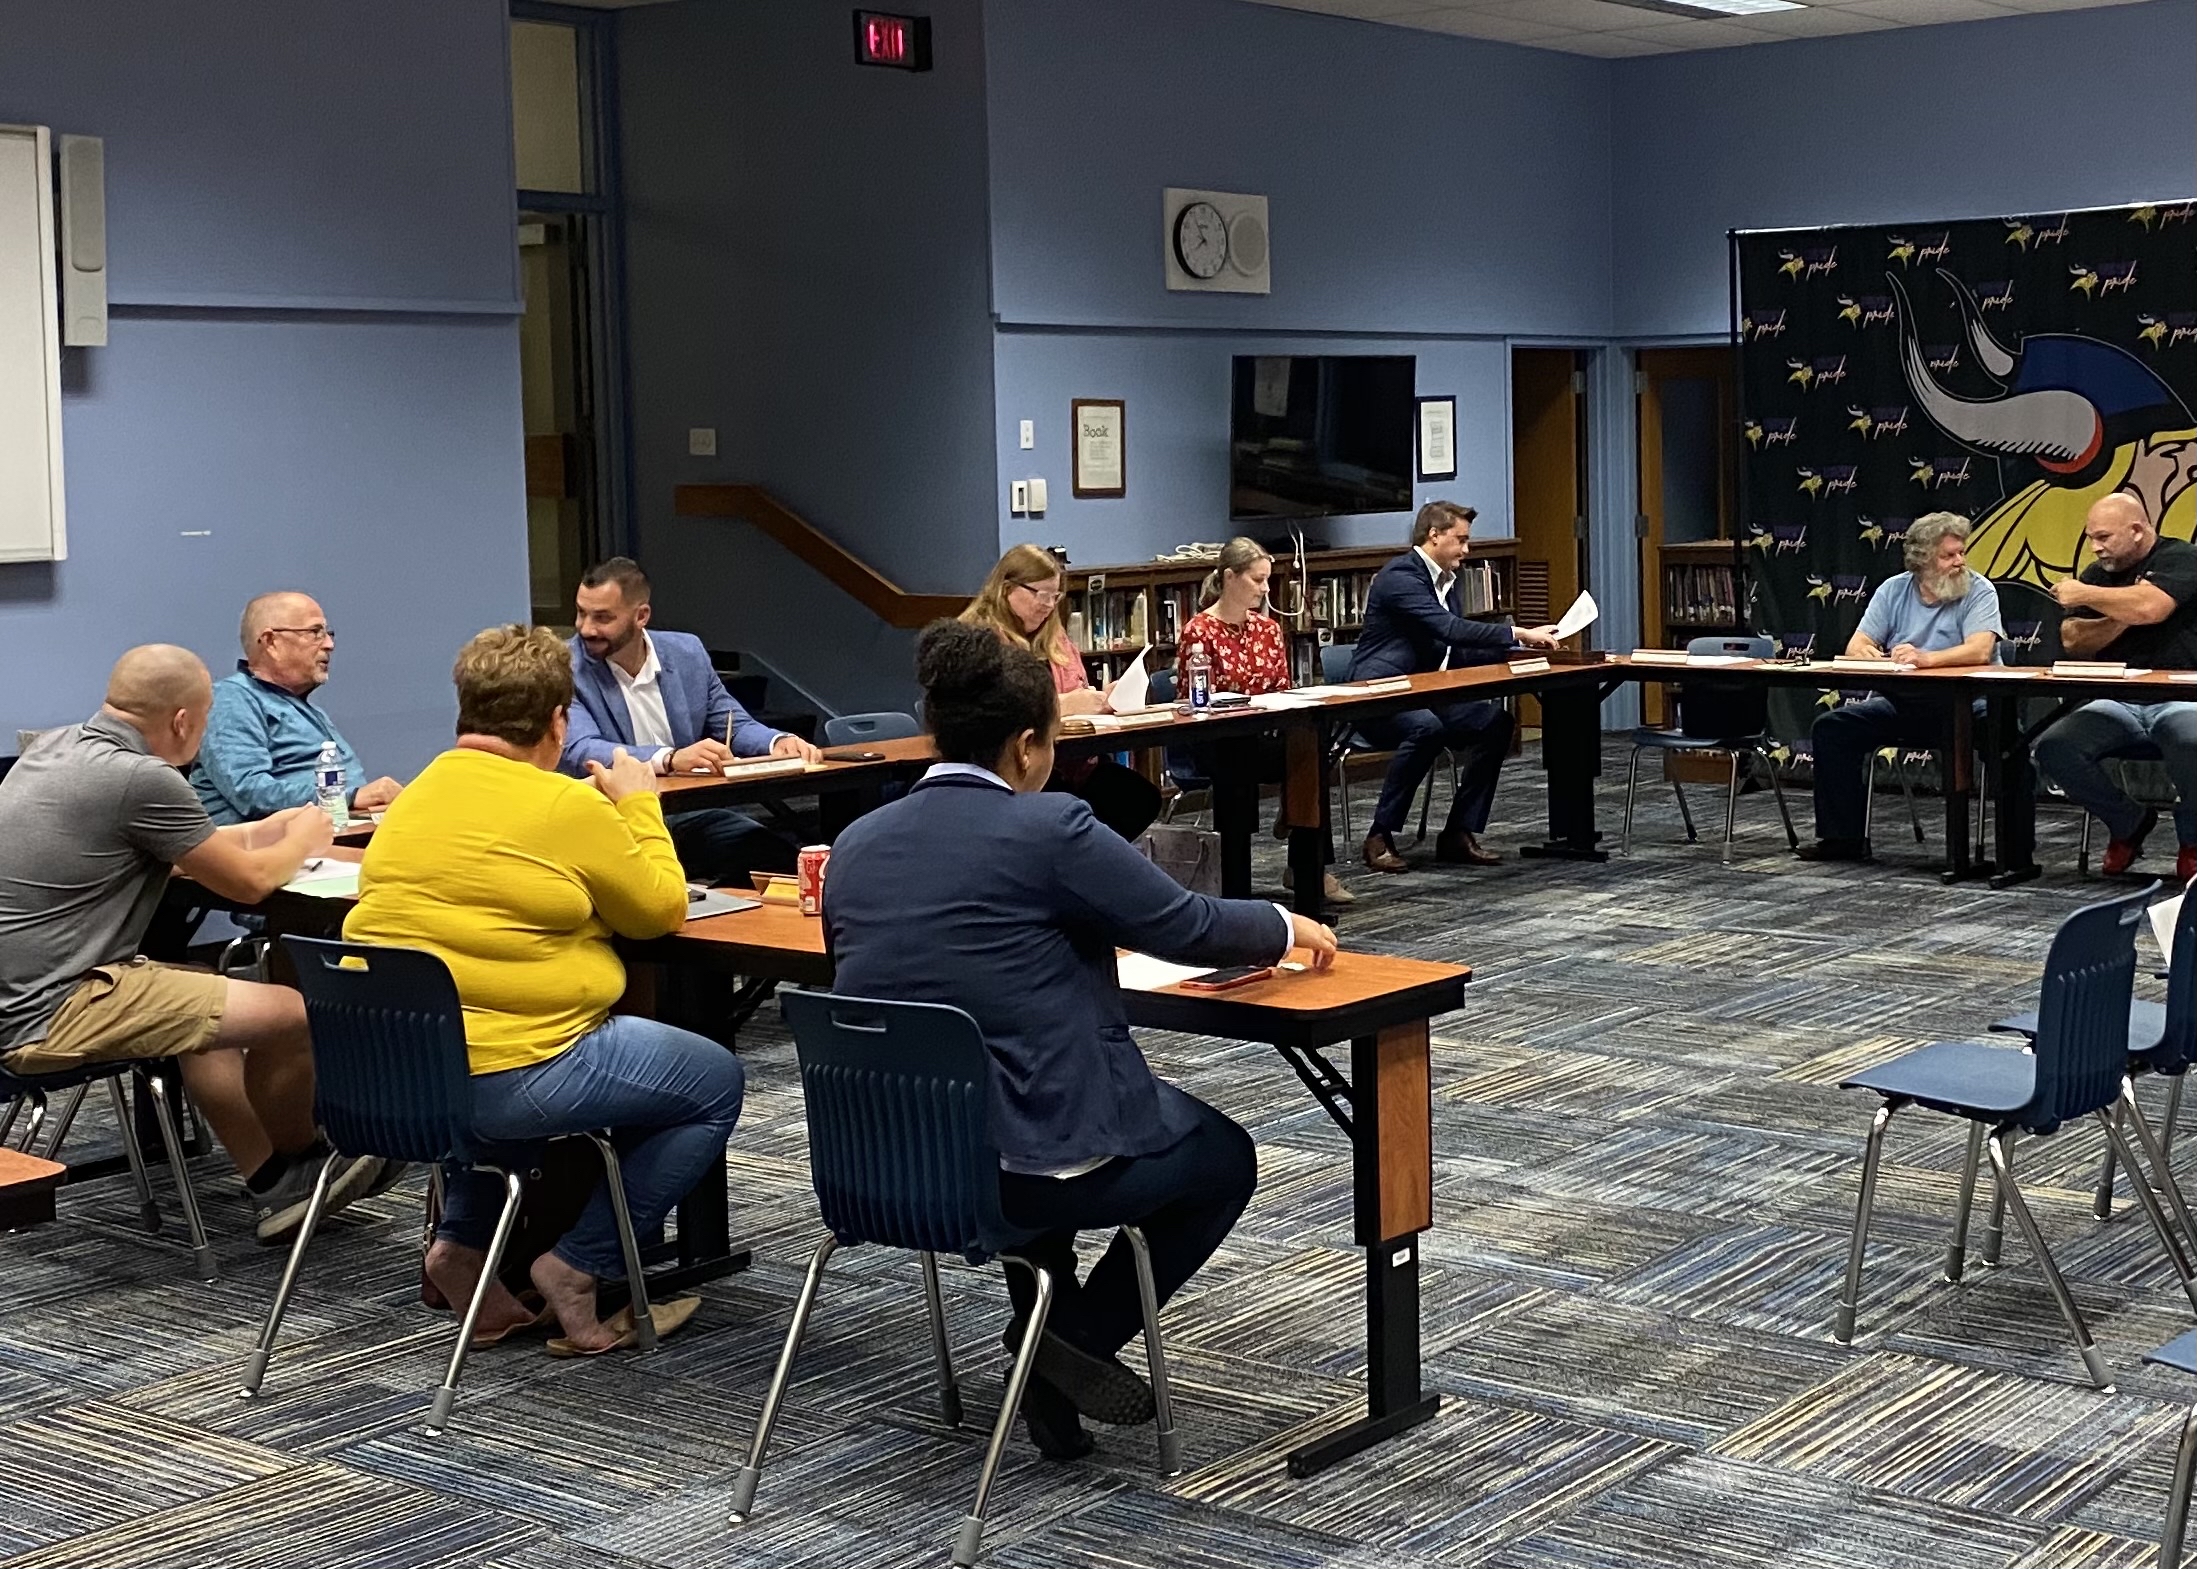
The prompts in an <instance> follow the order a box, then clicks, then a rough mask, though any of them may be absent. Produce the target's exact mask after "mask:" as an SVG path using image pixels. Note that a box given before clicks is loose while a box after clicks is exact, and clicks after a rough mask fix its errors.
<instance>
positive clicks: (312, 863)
mask: <svg viewBox="0 0 2197 1569" xmlns="http://www.w3.org/2000/svg"><path fill="white" fill-rule="evenodd" d="M284 887H285V888H286V889H287V890H288V891H289V892H291V893H302V894H310V895H311V896H312V897H313V898H315V899H356V898H357V897H358V893H359V863H358V862H356V861H335V860H328V859H325V858H323V857H320V856H315V857H313V858H312V859H311V860H309V861H307V862H306V863H305V864H304V865H303V866H301V867H299V868H298V874H297V876H295V877H293V878H291V879H290V881H289V882H288V883H286V884H284Z"/></svg>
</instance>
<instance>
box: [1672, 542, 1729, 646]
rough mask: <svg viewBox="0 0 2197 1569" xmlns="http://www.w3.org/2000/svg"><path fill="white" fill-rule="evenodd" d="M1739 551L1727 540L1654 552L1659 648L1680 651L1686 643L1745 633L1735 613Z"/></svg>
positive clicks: (1678, 546)
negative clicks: (1659, 582)
mask: <svg viewBox="0 0 2197 1569" xmlns="http://www.w3.org/2000/svg"><path fill="white" fill-rule="evenodd" d="M1739 549H1740V547H1739V544H1738V542H1737V541H1736V540H1729V539H1710V540H1702V541H1700V542H1699V543H1696V544H1691V545H1664V546H1662V547H1660V548H1659V550H1658V551H1657V556H1658V561H1659V564H1660V566H1661V568H1662V576H1663V599H1662V608H1663V642H1662V646H1663V647H1665V648H1683V647H1685V646H1686V642H1687V640H1688V639H1689V638H1696V637H1714V636H1717V635H1719V634H1737V633H1741V632H1744V631H1746V630H1747V628H1746V623H1745V621H1744V620H1743V619H1742V618H1741V614H1740V606H1741V603H1742V601H1743V599H1744V596H1745V584H1744V583H1743V582H1742V580H1741V577H1740V567H1739Z"/></svg>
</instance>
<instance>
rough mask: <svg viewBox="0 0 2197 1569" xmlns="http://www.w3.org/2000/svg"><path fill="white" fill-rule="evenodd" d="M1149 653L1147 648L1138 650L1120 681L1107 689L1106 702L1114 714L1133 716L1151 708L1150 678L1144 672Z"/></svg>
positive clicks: (1185, 694) (1186, 694)
mask: <svg viewBox="0 0 2197 1569" xmlns="http://www.w3.org/2000/svg"><path fill="white" fill-rule="evenodd" d="M1150 652H1151V650H1150V649H1149V648H1140V649H1138V650H1137V657H1136V658H1134V659H1132V660H1130V661H1129V668H1128V669H1127V670H1124V671H1123V672H1122V673H1121V679H1120V680H1118V681H1116V682H1115V683H1114V684H1113V686H1112V687H1110V688H1109V689H1108V691H1107V698H1106V701H1107V704H1108V706H1110V707H1111V708H1112V709H1113V710H1114V712H1115V713H1117V714H1133V713H1135V712H1136V711H1137V710H1138V709H1140V708H1149V707H1150V706H1151V695H1152V678H1151V677H1150V676H1148V675H1146V674H1145V672H1144V656H1145V655H1146V654H1149V653H1150ZM1183 695H1184V696H1185V697H1187V696H1188V695H1189V694H1188V693H1184V694H1183Z"/></svg>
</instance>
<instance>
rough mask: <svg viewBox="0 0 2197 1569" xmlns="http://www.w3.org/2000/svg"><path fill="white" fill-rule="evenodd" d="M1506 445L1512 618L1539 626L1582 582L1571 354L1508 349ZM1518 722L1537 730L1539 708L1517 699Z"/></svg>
mask: <svg viewBox="0 0 2197 1569" xmlns="http://www.w3.org/2000/svg"><path fill="white" fill-rule="evenodd" d="M1510 447H1511V453H1510V472H1511V519H1512V524H1511V526H1512V528H1513V530H1514V531H1515V532H1516V533H1517V536H1518V576H1517V583H1516V589H1515V592H1514V598H1515V601H1516V605H1517V619H1518V621H1519V623H1520V624H1521V625H1524V626H1541V625H1545V624H1546V623H1548V622H1551V621H1554V620H1555V619H1556V618H1557V617H1558V616H1561V615H1562V614H1563V613H1564V611H1565V608H1566V607H1567V606H1569V605H1570V604H1571V602H1572V600H1574V599H1575V598H1577V597H1578V594H1579V591H1580V589H1581V588H1582V587H1584V586H1585V585H1586V583H1587V581H1588V570H1587V517H1586V506H1585V497H1586V494H1587V481H1586V463H1587V377H1586V367H1585V362H1584V360H1583V358H1582V356H1581V355H1580V354H1579V352H1578V351H1577V350H1574V349H1538V348H1515V347H1514V348H1513V349H1512V350H1511V351H1510ZM1518 719H1519V724H1520V725H1521V726H1522V727H1530V726H1538V725H1539V724H1540V722H1541V705H1540V704H1539V702H1537V701H1536V700H1535V699H1534V698H1532V697H1531V696H1527V697H1523V698H1521V699H1520V700H1519V715H1518Z"/></svg>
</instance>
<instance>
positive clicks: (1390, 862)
mask: <svg viewBox="0 0 2197 1569" xmlns="http://www.w3.org/2000/svg"><path fill="white" fill-rule="evenodd" d="M1364 853H1365V863H1366V865H1368V866H1370V867H1372V868H1373V869H1374V870H1375V871H1376V872H1408V871H1410V870H1411V868H1410V866H1409V865H1407V864H1406V863H1405V861H1404V858H1403V857H1402V856H1400V855H1398V854H1397V853H1396V846H1395V845H1393V844H1391V843H1390V842H1389V838H1388V835H1387V834H1368V835H1366V842H1365V852H1364Z"/></svg>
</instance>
